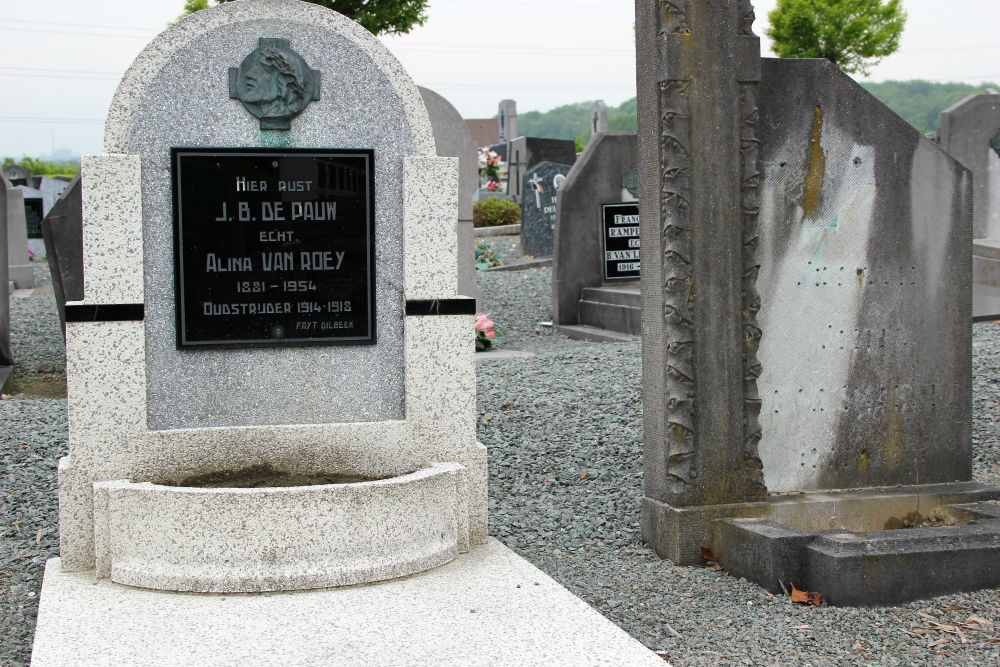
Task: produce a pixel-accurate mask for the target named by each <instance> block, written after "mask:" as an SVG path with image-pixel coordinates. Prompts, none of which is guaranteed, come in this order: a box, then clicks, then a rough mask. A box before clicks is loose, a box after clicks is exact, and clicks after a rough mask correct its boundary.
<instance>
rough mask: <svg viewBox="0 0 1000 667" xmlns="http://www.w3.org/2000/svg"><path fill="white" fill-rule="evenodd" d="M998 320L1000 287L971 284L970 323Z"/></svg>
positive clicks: (999, 316) (999, 317)
mask: <svg viewBox="0 0 1000 667" xmlns="http://www.w3.org/2000/svg"><path fill="white" fill-rule="evenodd" d="M991 320H1000V287H993V286H992V285H980V284H979V283H972V321H973V322H986V321H991Z"/></svg>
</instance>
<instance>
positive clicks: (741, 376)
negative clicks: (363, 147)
mask: <svg viewBox="0 0 1000 667" xmlns="http://www.w3.org/2000/svg"><path fill="white" fill-rule="evenodd" d="M753 20H754V14H753V7H752V5H751V4H750V2H749V1H748V0H697V1H695V0H636V41H637V46H636V57H637V86H638V113H639V135H638V139H639V165H640V172H639V187H640V197H639V201H640V205H639V208H640V213H641V220H642V241H641V243H642V283H641V284H642V317H643V323H642V324H643V346H642V357H643V401H644V415H645V417H644V441H645V498H644V500H643V534H644V536H645V538H646V539H647V540H648V541H649V542H650V543H651V544H653V546H654V548H655V549H656V551H657V553H658V554H659V555H661V556H664V557H667V558H670V559H671V560H673V561H675V562H693V561H695V560H696V559H697V558H700V556H699V555H698V554H699V546H700V545H699V542H701V544H707V543H708V542H707V541H705V539H704V538H705V537H706V535H705V533H706V531H708V530H709V528H708V526H709V523H710V520H706V521H699V522H698V525H700V526H701V528H698V529H694V527H693V525H691V524H690V520H689V518H685V517H691V516H694V515H692V514H691V513H690V512H687V513H685V510H684V509H683V508H699V507H706V506H709V507H717V506H720V505H728V504H733V503H746V502H753V501H760V500H763V499H764V498H765V497H766V495H767V489H766V488H765V486H764V483H763V475H762V470H761V462H760V459H759V458H758V456H757V443H758V441H759V440H760V425H759V423H758V419H757V417H758V414H759V412H760V398H759V396H758V395H757V382H756V379H757V376H758V375H759V374H760V364H759V363H758V361H757V346H758V343H759V340H760V329H759V328H758V326H757V322H756V313H757V311H758V309H759V306H760V299H759V297H758V295H757V291H756V288H755V283H756V278H757V271H758V268H759V266H758V264H757V262H756V260H755V249H756V245H757V211H758V201H757V190H758V186H759V160H758V152H759V151H758V142H757V139H756V126H757V89H758V85H759V82H760V45H759V39H758V38H757V36H756V35H754V34H753V32H752V30H751V25H752V23H753ZM720 511H721V510H720ZM720 511H716V510H712V511H711V512H710V514H712V515H721V514H720ZM722 513H724V512H722ZM742 513H744V514H745V512H742ZM696 514H697V516H701V517H704V516H705V512H704V511H702V512H700V513H696Z"/></svg>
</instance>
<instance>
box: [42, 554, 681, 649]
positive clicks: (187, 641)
mask: <svg viewBox="0 0 1000 667" xmlns="http://www.w3.org/2000/svg"><path fill="white" fill-rule="evenodd" d="M138 664H141V665H144V666H146V667H166V666H168V665H169V666H174V665H213V666H217V667H223V666H228V665H232V666H234V667H235V666H242V665H251V664H252V665H255V666H256V667H270V666H272V665H273V666H279V665H280V666H281V667H292V666H296V665H302V666H315V665H324V666H342V665H364V666H366V667H367V666H368V665H394V666H400V667H402V666H405V665H414V666H416V665H435V666H437V667H447V666H455V667H459V666H461V667H469V666H475V665H483V666H485V665H523V666H528V665H545V666H549V665H579V666H582V665H629V666H630V667H642V666H644V665H646V666H648V667H662V666H663V665H664V664H665V663H664V662H663V660H662V658H660V657H658V656H657V655H656V654H655V653H653V652H652V651H649V650H648V649H646V648H645V647H644V646H642V644H640V643H639V642H638V641H636V640H634V639H632V638H631V637H629V636H628V635H627V634H626V633H625V632H624V631H623V630H621V629H620V628H618V627H617V626H615V625H614V624H613V623H611V622H610V621H608V620H607V619H605V618H604V617H602V616H601V615H600V614H599V613H598V612H596V611H595V610H594V609H592V608H590V607H589V606H588V605H587V604H586V603H584V602H583V601H582V600H580V599H578V598H576V597H574V596H573V595H571V594H570V593H569V592H568V591H566V590H565V589H564V588H562V587H561V586H559V585H558V584H557V583H556V582H555V581H553V580H552V579H551V578H550V577H548V576H547V575H545V574H544V573H543V572H541V571H540V570H538V569H537V568H535V567H534V566H533V565H531V564H530V563H528V562H527V561H525V560H524V559H522V558H520V557H519V556H517V555H516V554H514V553H513V552H512V551H510V550H509V549H507V548H506V547H504V546H503V545H501V544H500V543H499V542H497V541H496V540H490V541H489V543H488V544H486V545H483V546H479V547H476V548H474V549H473V550H472V551H471V552H470V553H469V554H467V555H464V556H461V557H459V558H458V559H456V560H455V561H453V562H451V563H449V564H448V565H445V566H442V567H440V568H437V569H435V570H431V571H429V572H424V573H422V574H418V575H414V576H412V577H408V578H406V579H398V580H394V581H389V582H383V583H380V584H372V585H366V586H354V587H350V588H338V589H326V590H318V591H304V592H296V593H277V594H252V595H225V596H221V595H198V594H182V593H164V592H156V591H147V590H141V589H134V588H129V587H127V586H121V585H117V584H113V583H110V582H108V581H97V580H95V579H94V575H93V573H92V572H79V573H72V574H70V573H65V572H61V571H60V567H59V560H58V559H53V560H50V561H49V562H48V564H47V566H46V571H45V579H44V582H43V584H42V593H41V600H40V602H39V615H38V624H37V626H36V629H35V642H34V650H33V653H32V661H31V665H32V667H57V666H67V665H73V667H89V666H94V667H96V666H98V665H102V666H103V665H138Z"/></svg>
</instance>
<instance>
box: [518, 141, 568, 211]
mask: <svg viewBox="0 0 1000 667" xmlns="http://www.w3.org/2000/svg"><path fill="white" fill-rule="evenodd" d="M507 155H508V159H507V194H508V195H511V198H512V199H513V200H514V201H516V202H517V203H518V204H520V203H521V198H522V196H523V193H522V190H521V187H522V185H523V183H522V178H523V177H524V174H526V173H528V172H529V171H530V170H531V169H533V168H534V167H535V165H537V164H539V163H542V162H555V163H556V164H565V165H572V164H573V163H574V162H576V142H574V141H570V140H569V139H543V138H540V137H518V138H517V139H514V140H512V141H511V142H510V145H509V146H508V148H507Z"/></svg>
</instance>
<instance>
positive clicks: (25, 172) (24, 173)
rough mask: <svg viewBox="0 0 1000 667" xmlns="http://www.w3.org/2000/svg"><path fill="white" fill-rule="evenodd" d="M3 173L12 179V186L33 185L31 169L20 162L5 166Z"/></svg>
mask: <svg viewBox="0 0 1000 667" xmlns="http://www.w3.org/2000/svg"><path fill="white" fill-rule="evenodd" d="M3 175H4V178H6V179H7V180H8V181H10V186H14V185H27V186H28V187H31V185H32V179H31V170H30V169H28V168H27V167H22V166H21V165H19V164H12V165H10V166H7V167H4V168H3ZM10 186H8V187H10Z"/></svg>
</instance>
